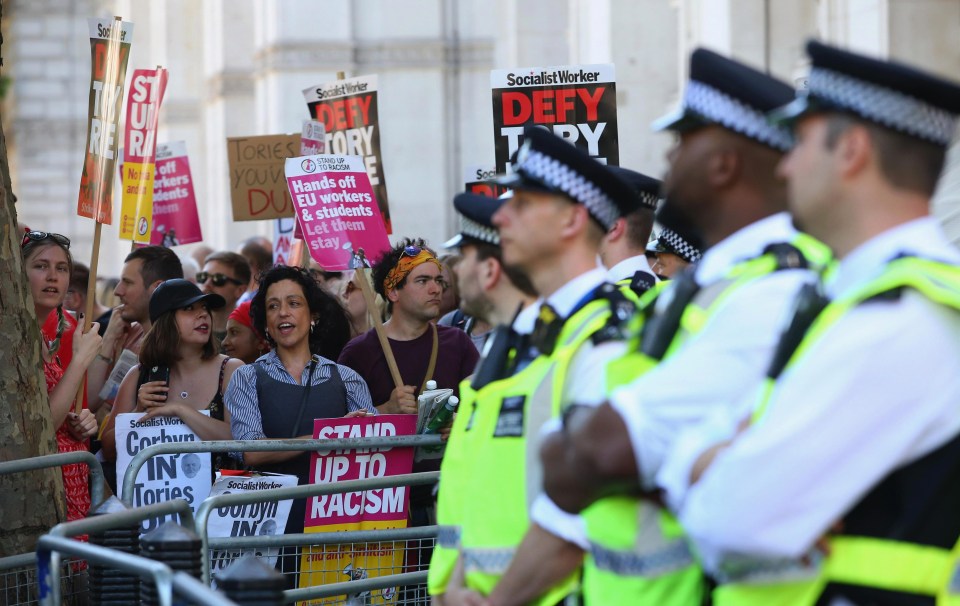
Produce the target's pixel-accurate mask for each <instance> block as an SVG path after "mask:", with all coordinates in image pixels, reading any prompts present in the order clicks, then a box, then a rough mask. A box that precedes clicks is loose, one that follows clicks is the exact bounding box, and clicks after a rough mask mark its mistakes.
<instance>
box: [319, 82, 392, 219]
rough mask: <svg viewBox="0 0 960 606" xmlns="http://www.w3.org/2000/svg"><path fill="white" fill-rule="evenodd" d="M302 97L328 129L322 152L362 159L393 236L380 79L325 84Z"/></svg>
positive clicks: (381, 211) (381, 213)
mask: <svg viewBox="0 0 960 606" xmlns="http://www.w3.org/2000/svg"><path fill="white" fill-rule="evenodd" d="M303 98H304V99H305V100H306V102H307V108H308V109H309V110H310V117H311V118H313V119H314V120H317V121H318V122H322V123H323V126H324V128H325V130H326V134H325V136H324V140H325V141H326V150H325V151H324V152H323V153H327V154H336V155H340V156H360V157H362V158H363V164H364V167H365V168H366V170H367V174H368V175H369V176H370V183H371V184H372V185H373V191H374V194H375V195H376V199H377V204H378V205H379V207H380V215H381V216H382V217H383V222H384V225H386V229H387V233H388V234H389V233H393V229H392V228H391V223H390V205H389V204H388V201H387V181H386V178H385V177H384V174H383V153H382V151H381V148H380V120H379V117H378V109H377V77H376V76H361V77H359V78H351V79H349V80H334V81H333V82H324V83H322V84H318V85H317V86H311V87H310V88H307V89H304V91H303Z"/></svg>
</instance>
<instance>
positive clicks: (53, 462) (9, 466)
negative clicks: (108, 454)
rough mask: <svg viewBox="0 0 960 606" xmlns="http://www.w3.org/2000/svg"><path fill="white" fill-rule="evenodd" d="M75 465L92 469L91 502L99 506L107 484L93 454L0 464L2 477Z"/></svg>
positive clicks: (65, 453)
mask: <svg viewBox="0 0 960 606" xmlns="http://www.w3.org/2000/svg"><path fill="white" fill-rule="evenodd" d="M75 463H85V464H86V465H87V467H89V468H90V479H91V482H90V485H91V490H90V502H91V503H93V504H94V505H98V504H100V503H102V502H103V491H104V487H105V486H106V483H105V482H104V479H103V467H101V466H100V461H98V460H97V457H95V456H93V455H92V454H91V453H89V452H87V451H85V450H83V451H78V452H59V453H57V454H49V455H42V456H39V457H31V458H29V459H16V460H13V461H4V462H3V463H0V475H7V474H12V473H23V472H25V471H36V470H38V469H46V468H48V467H62V466H64V465H72V464H75Z"/></svg>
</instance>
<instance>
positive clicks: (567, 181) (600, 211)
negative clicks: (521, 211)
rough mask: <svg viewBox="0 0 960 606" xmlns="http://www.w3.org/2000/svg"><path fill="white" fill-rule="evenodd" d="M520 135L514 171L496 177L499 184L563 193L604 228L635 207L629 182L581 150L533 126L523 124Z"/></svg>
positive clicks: (638, 202)
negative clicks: (522, 138) (520, 140)
mask: <svg viewBox="0 0 960 606" xmlns="http://www.w3.org/2000/svg"><path fill="white" fill-rule="evenodd" d="M523 137H524V141H523V145H521V146H520V149H519V150H518V151H517V159H516V162H515V163H514V166H513V170H514V172H513V173H511V174H507V175H502V176H500V177H499V178H497V183H499V184H500V185H504V186H506V187H510V188H513V189H520V190H524V189H526V190H533V191H542V192H548V193H554V194H560V195H563V196H566V197H567V198H569V199H570V200H573V201H574V202H576V203H577V204H582V205H583V206H585V207H586V209H587V212H588V213H589V214H590V217H591V218H592V219H593V220H594V221H596V222H597V223H599V224H600V226H601V227H602V228H603V230H604V231H609V230H610V228H612V227H613V225H614V223H616V222H617V219H619V218H620V217H622V216H624V215H627V214H630V213H631V212H633V211H634V210H636V209H637V208H639V204H640V201H639V199H638V197H637V195H636V194H635V193H634V191H633V188H632V187H631V186H630V184H629V183H627V182H625V181H624V180H623V179H621V178H620V177H619V176H617V175H616V174H614V173H613V171H611V170H609V169H608V168H607V167H606V166H604V165H603V164H600V163H599V162H598V161H596V160H594V159H593V158H591V157H590V156H589V155H587V153H586V152H584V151H583V150H581V149H579V148H577V147H574V146H573V145H571V144H570V143H567V142H566V141H564V140H563V139H561V138H560V137H557V136H556V135H554V134H553V133H551V132H549V131H547V130H546V129H543V128H539V127H536V126H527V127H525V128H524V129H523Z"/></svg>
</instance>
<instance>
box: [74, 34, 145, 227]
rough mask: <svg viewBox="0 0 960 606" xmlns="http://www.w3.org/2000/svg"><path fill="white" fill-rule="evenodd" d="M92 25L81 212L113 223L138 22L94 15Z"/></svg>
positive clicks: (81, 182)
mask: <svg viewBox="0 0 960 606" xmlns="http://www.w3.org/2000/svg"><path fill="white" fill-rule="evenodd" d="M87 23H88V24H89V26H90V56H91V59H92V62H91V63H92V64H91V70H90V101H89V109H88V111H87V144H86V147H85V148H84V149H85V152H84V153H85V156H84V161H83V172H82V174H81V175H80V194H79V196H78V198H77V214H78V215H80V216H81V217H86V218H88V219H95V220H96V221H97V222H98V223H106V224H107V225H110V224H111V223H112V222H113V175H114V171H115V170H116V162H117V148H118V147H119V146H120V133H119V122H120V108H121V105H122V104H123V83H124V79H125V78H126V74H127V59H128V58H129V56H130V42H131V41H132V40H133V23H130V22H127V21H117V20H114V19H88V20H87Z"/></svg>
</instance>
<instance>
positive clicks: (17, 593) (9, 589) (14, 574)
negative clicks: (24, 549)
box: [0, 451, 106, 606]
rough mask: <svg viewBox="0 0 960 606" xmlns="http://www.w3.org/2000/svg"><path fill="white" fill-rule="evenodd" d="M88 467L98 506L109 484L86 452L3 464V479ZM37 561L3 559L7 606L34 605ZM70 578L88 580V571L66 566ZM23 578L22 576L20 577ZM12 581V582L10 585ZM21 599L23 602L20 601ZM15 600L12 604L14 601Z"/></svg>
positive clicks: (31, 556)
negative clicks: (59, 469)
mask: <svg viewBox="0 0 960 606" xmlns="http://www.w3.org/2000/svg"><path fill="white" fill-rule="evenodd" d="M72 464H86V465H87V467H89V468H90V479H91V483H90V485H91V489H90V502H91V503H93V504H94V505H97V504H99V503H101V502H103V499H104V491H105V487H106V482H105V481H104V477H103V467H101V465H100V461H98V460H97V458H96V457H95V456H94V455H92V454H91V453H89V452H87V451H78V452H62V453H56V454H50V455H42V456H39V457H31V458H29V459H16V460H13V461H4V462H3V463H0V475H8V474H14V473H24V472H27V471H36V470H39V469H47V468H51V467H62V466H63V465H72ZM36 564H37V558H36V554H35V553H33V552H32V551H31V552H29V553H22V554H19V555H12V556H7V557H4V558H0V577H2V578H0V589H2V590H3V591H4V592H5V593H4V594H3V595H0V599H3V601H4V603H5V604H7V605H8V606H16V605H19V604H27V603H33V602H34V601H35V591H34V590H35V588H36V584H35V579H34V575H35V573H36ZM65 572H66V574H67V576H69V577H71V578H73V577H76V578H81V577H85V576H86V570H75V569H74V568H73V567H71V566H67V567H66V570H65ZM21 575H22V576H21ZM11 581H12V582H11ZM21 599H22V601H21ZM11 600H12V601H11Z"/></svg>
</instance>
